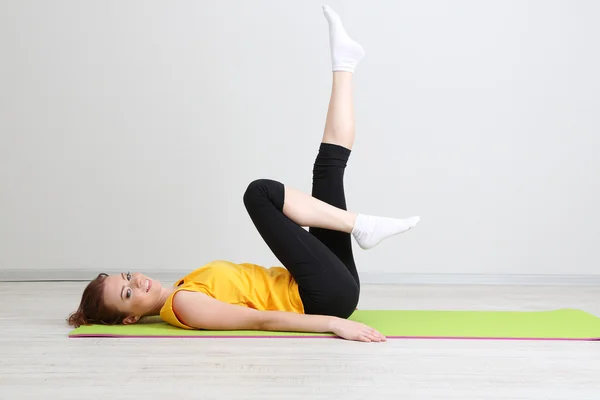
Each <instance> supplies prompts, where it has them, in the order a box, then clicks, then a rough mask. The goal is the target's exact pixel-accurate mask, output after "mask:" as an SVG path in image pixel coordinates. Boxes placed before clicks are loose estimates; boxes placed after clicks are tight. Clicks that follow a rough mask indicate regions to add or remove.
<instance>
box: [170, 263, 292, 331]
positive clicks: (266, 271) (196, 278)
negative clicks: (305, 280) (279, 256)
mask: <svg viewBox="0 0 600 400" xmlns="http://www.w3.org/2000/svg"><path fill="white" fill-rule="evenodd" d="M175 287H176V288H177V289H175V291H174V292H173V293H172V294H171V295H170V296H169V297H168V298H167V301H166V302H165V304H164V306H163V307H162V308H161V310H160V317H161V318H162V320H163V321H165V322H168V323H169V324H171V325H174V326H178V327H180V328H185V329H193V328H192V327H189V326H187V325H185V324H183V323H182V322H181V321H179V319H178V318H177V316H176V315H175V311H174V310H173V297H174V296H175V293H177V292H178V291H180V290H187V291H191V292H202V293H204V294H206V295H208V296H211V297H213V298H215V299H217V300H220V301H223V302H225V303H229V304H237V305H241V306H245V307H250V308H254V309H257V310H277V311H292V312H296V313H301V314H303V313H304V306H303V305H302V300H301V298H300V294H299V292H298V284H297V283H296V281H295V280H294V278H293V277H292V275H291V274H290V273H289V271H288V270H287V269H285V268H283V267H271V268H265V267H261V266H260V265H255V264H248V263H244V264H234V263H232V262H229V261H224V260H218V261H213V262H211V263H209V264H206V265H205V266H203V267H200V268H198V269H197V270H195V271H193V272H192V273H190V274H189V275H187V276H185V277H184V278H183V279H180V280H179V281H177V282H176V283H175Z"/></svg>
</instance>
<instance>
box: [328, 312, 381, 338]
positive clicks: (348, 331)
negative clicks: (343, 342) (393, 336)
mask: <svg viewBox="0 0 600 400" xmlns="http://www.w3.org/2000/svg"><path fill="white" fill-rule="evenodd" d="M331 332H333V333H335V334H336V335H338V336H339V337H341V338H344V339H348V340H356V341H358V342H385V341H386V337H385V336H383V335H382V334H381V333H379V332H378V331H377V330H375V329H373V328H371V327H370V326H367V325H365V324H361V323H360V322H354V321H350V320H347V319H343V318H336V319H334V320H333V321H332V322H331Z"/></svg>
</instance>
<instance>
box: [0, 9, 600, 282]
mask: <svg viewBox="0 0 600 400" xmlns="http://www.w3.org/2000/svg"><path fill="white" fill-rule="evenodd" d="M34 3H35V6H33V4H34ZM319 5H320V3H319V2H316V1H305V2H301V3H300V2H294V3H288V2H278V1H274V0H273V1H262V2H243V1H230V2H222V1H216V0H214V1H202V2H186V3H184V2H175V3H169V4H168V5H167V3H162V2H157V1H147V2H144V3H143V6H142V7H139V4H138V3H134V2H131V3H122V2H116V1H108V2H102V3H101V4H100V3H99V4H91V3H89V4H88V3H86V4H77V6H75V7H74V6H73V2H69V1H54V2H52V3H51V4H50V3H46V2H41V1H39V2H21V1H8V2H4V3H3V8H4V9H5V10H4V11H3V12H1V13H0V47H1V48H2V49H3V55H2V62H1V63H0V87H1V88H2V90H1V91H0V280H48V279H64V280H78V279H90V278H92V277H93V276H94V274H95V273H97V272H101V271H105V272H120V271H123V270H138V271H143V272H144V271H145V272H147V273H148V274H149V275H153V274H154V275H157V274H158V275H159V276H165V277H169V278H176V277H177V276H179V275H180V274H181V273H186V272H187V271H190V270H191V269H193V268H196V267H198V266H200V265H202V264H203V263H206V262H208V261H211V260H214V259H228V260H232V261H237V262H254V263H257V264H261V265H278V261H277V260H276V259H275V258H274V257H273V256H272V255H271V254H270V252H269V249H268V248H267V247H266V246H265V245H264V243H263V242H262V240H261V238H260V237H259V235H258V234H257V233H256V232H255V230H254V227H253V226H252V223H251V221H250V219H249V218H248V217H247V215H246V213H245V210H244V207H243V204H242V194H243V192H244V190H245V188H246V185H247V184H248V183H249V182H250V181H252V180H253V179H256V178H265V177H267V178H272V179H277V180H280V181H282V182H284V183H286V184H289V185H292V186H295V187H297V188H299V189H302V190H304V191H307V192H308V191H310V184H311V181H310V176H311V170H312V162H313V160H314V157H315V156H316V152H317V148H318V143H319V140H320V138H321V134H322V129H323V124H324V121H325V112H326V109H327V103H328V96H329V90H330V84H331V73H330V60H329V47H328V46H329V44H328V39H327V28H326V22H325V20H324V19H323V17H322V15H321V14H320V12H321V11H320V8H319ZM331 5H332V7H334V8H335V9H336V10H338V12H339V13H340V14H341V15H342V17H343V18H344V21H345V25H346V27H347V30H348V31H349V32H350V33H351V35H352V36H353V37H355V38H356V39H357V40H358V41H360V42H361V43H362V44H363V46H364V47H365V49H366V51H367V56H366V58H365V59H364V60H363V62H361V65H360V66H359V68H358V70H357V73H356V76H355V82H356V86H355V96H356V115H357V139H356V143H355V147H354V151H353V154H352V156H351V159H350V163H349V166H348V170H347V174H346V187H347V198H348V205H349V207H350V209H351V210H353V211H359V212H365V213H371V214H378V215H386V216H397V217H406V216H410V215H420V216H421V223H420V224H419V226H418V227H417V228H415V229H414V230H412V231H410V232H408V233H406V234H403V235H402V236H401V237H398V238H393V239H389V240H388V241H386V242H385V243H382V245H381V246H380V247H378V248H376V249H372V250H369V251H366V252H365V251H360V250H359V249H357V251H356V259H357V264H358V265H359V268H360V272H361V274H362V276H363V281H364V282H366V283H427V282H431V283H452V284H460V283H483V284H486V283H487V284H490V283H492V284H493V283H495V284H519V283H523V284H596V285H597V284H600V273H599V272H598V268H597V266H598V265H600V254H599V253H598V252H597V251H596V248H597V243H599V242H600V209H599V208H598V207H597V203H598V201H597V200H598V199H599V198H600V196H599V194H600V161H599V158H598V157H597V154H596V153H597V151H596V149H597V148H598V146H599V145H600V138H599V136H598V132H599V131H600V116H599V115H598V113H597V110H599V109H600V97H598V95H597V93H598V92H599V90H600V76H599V75H598V74H597V72H596V71H598V70H600V55H599V54H598V52H597V51H592V49H595V48H596V47H597V44H596V40H595V38H597V37H599V36H600V26H599V25H598V24H597V23H596V19H595V15H597V14H598V12H600V4H599V3H597V2H593V1H580V2H566V1H530V2H520V1H502V2H500V1H497V2H477V1H474V0H473V1H458V2H451V3H447V2H441V1H431V2H427V3H415V2H413V3H408V2H400V3H399V2H394V1H389V0H388V1H375V2H369V3H368V4H367V3H365V2H359V1H344V2H341V1H334V2H332V3H331ZM240 38H242V40H240Z"/></svg>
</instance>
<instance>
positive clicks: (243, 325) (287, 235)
mask: <svg viewBox="0 0 600 400" xmlns="http://www.w3.org/2000/svg"><path fill="white" fill-rule="evenodd" d="M323 12H324V14H325V17H326V19H327V21H328V23H329V39H330V47H331V59H332V64H333V89H332V93H331V99H330V103H329V110H328V113H327V121H326V123H325V132H324V134H323V139H322V143H321V144H320V147H319V152H318V155H317V158H316V161H315V164H314V168H313V187H312V196H310V195H308V194H305V193H302V192H300V191H298V190H296V189H293V188H291V187H289V186H285V185H283V184H282V183H280V182H276V181H273V180H268V179H260V180H256V181H253V182H252V183H250V185H249V186H248V188H247V189H246V192H245V193H244V197H243V200H244V205H245V207H246V209H247V211H248V213H249V215H250V218H251V219H252V221H253V223H254V225H255V226H256V229H257V230H258V232H259V233H260V235H261V236H262V238H263V239H264V240H265V242H266V243H267V245H268V246H269V248H270V249H271V250H272V251H273V253H274V254H275V256H276V257H277V258H278V259H279V260H280V261H281V263H282V264H283V265H284V266H285V268H283V267H272V268H264V267H262V266H258V265H254V264H234V263H231V262H227V261H223V260H219V261H214V262H212V263H209V264H207V265H205V266H203V267H201V268H199V269H197V270H195V271H193V272H192V273H190V274H189V275H187V276H186V277H184V278H183V279H181V280H179V281H178V282H176V284H175V285H174V286H173V287H163V286H162V285H161V284H160V282H158V281H156V280H151V279H149V278H148V277H146V276H144V275H142V274H139V273H134V274H129V273H121V274H119V275H110V276H109V275H106V274H100V275H99V276H98V277H97V278H96V279H95V280H93V281H92V282H91V283H90V284H89V285H88V286H87V288H86V289H85V290H84V292H83V296H82V300H81V304H80V306H79V309H78V310H77V311H76V312H75V313H73V314H72V315H71V316H70V317H69V320H68V321H69V323H70V324H71V325H72V326H76V327H77V326H80V325H83V324H119V323H122V324H131V323H135V322H137V321H138V320H139V319H140V318H141V317H143V316H149V315H160V316H161V318H162V319H163V320H164V321H166V322H168V323H170V324H172V325H175V326H178V327H181V328H185V329H211V330H268V331H288V332H289V331H294V332H331V333H334V334H336V335H338V336H340V337H342V338H345V339H350V340H358V341H364V342H380V341H384V340H385V337H384V336H383V335H382V334H381V333H379V332H377V331H376V330H375V329H373V328H370V327H368V326H366V325H363V324H360V323H357V322H353V321H350V320H348V319H347V318H348V317H349V316H350V315H351V314H352V313H353V311H354V310H355V307H356V305H357V303H358V297H359V290H360V282H359V278H358V273H357V270H356V265H355V263H354V258H353V255H352V246H351V237H354V239H355V240H356V241H357V243H358V245H359V246H360V247H361V248H363V249H369V248H372V247H373V246H376V245H377V244H378V243H380V242H381V241H382V240H384V239H386V238H388V237H390V236H393V235H397V234H399V233H402V232H405V231H408V230H409V229H411V228H412V227H414V226H415V225H416V224H417V223H418V222H419V217H411V218H408V219H395V218H384V217H377V216H370V215H364V214H355V213H351V212H348V211H346V200H345V196H344V184H343V177H344V170H345V167H346V163H347V161H348V158H349V156H350V152H351V149H352V145H353V142H354V110H353V100H352V76H353V73H354V69H355V67H356V65H357V64H358V62H359V61H360V60H361V59H362V58H363V57H364V55H365V53H364V50H363V48H362V47H361V46H360V45H359V44H358V43H356V42H355V41H354V40H352V39H351V38H350V37H349V36H348V34H347V33H346V30H345V29H344V26H343V25H342V22H341V20H340V17H339V16H338V15H337V14H336V13H335V12H334V11H333V10H332V9H331V8H330V7H328V6H323ZM302 226H307V227H310V229H309V232H307V231H306V230H304V229H303V228H302Z"/></svg>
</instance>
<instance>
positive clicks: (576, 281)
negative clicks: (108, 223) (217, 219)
mask: <svg viewBox="0 0 600 400" xmlns="http://www.w3.org/2000/svg"><path fill="white" fill-rule="evenodd" d="M144 273H145V274H146V275H148V276H150V277H152V278H154V279H158V280H160V281H162V282H174V281H175V280H177V279H179V278H181V277H182V276H185V275H186V274H187V273H189V271H183V270H182V271H165V270H156V271H144ZM96 275H97V272H95V271H90V270H72V269H68V270H67V269H64V270H58V269H48V270H44V269H19V270H16V269H14V270H11V269H0V282H40V281H43V282H45V281H89V280H91V279H93V278H94V277H95V276H96ZM360 278H361V283H362V284H365V285H511V286H512V285H516V286H600V275H546V274H539V275H534V274H402V273H385V272H363V273H361V275H360Z"/></svg>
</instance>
